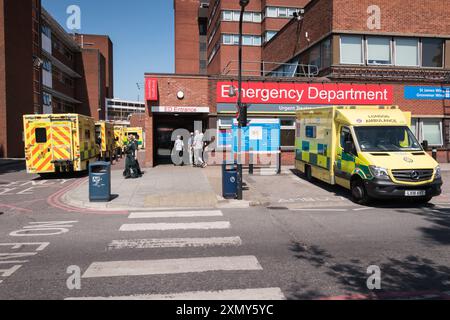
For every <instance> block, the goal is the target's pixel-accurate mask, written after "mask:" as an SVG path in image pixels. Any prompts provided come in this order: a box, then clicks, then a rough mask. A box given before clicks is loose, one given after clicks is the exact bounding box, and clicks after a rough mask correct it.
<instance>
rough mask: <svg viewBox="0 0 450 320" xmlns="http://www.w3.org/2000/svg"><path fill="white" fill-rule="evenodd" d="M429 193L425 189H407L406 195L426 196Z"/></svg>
mask: <svg viewBox="0 0 450 320" xmlns="http://www.w3.org/2000/svg"><path fill="white" fill-rule="evenodd" d="M426 195H427V192H426V191H425V190H407V191H405V196H407V197H424V196H426Z"/></svg>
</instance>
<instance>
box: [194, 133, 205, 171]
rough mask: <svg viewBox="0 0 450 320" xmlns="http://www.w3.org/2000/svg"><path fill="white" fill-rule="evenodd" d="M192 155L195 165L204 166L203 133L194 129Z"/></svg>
mask: <svg viewBox="0 0 450 320" xmlns="http://www.w3.org/2000/svg"><path fill="white" fill-rule="evenodd" d="M194 157H195V165H196V166H197V167H202V168H204V167H206V165H205V162H204V161H203V133H201V132H200V131H198V130H196V131H195V136H194Z"/></svg>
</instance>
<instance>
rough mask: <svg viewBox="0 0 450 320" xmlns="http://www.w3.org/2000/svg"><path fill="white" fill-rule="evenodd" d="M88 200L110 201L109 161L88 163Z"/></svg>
mask: <svg viewBox="0 0 450 320" xmlns="http://www.w3.org/2000/svg"><path fill="white" fill-rule="evenodd" d="M89 201H90V202H109V201H111V163H110V162H95V163H92V164H90V165H89Z"/></svg>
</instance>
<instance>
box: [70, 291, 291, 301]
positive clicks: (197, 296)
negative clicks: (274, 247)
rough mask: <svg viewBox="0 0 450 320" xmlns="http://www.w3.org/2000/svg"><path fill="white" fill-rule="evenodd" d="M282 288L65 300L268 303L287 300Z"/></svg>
mask: <svg viewBox="0 0 450 320" xmlns="http://www.w3.org/2000/svg"><path fill="white" fill-rule="evenodd" d="M285 299H286V297H285V296H284V294H283V292H282V291H281V289H280V288H258V289H236V290H222V291H194V292H181V293H172V294H154V295H153V294H149V295H135V296H124V297H91V298H67V299H65V300H139V301H143V300H187V301H192V300H200V301H206V300H213V301H220V300H249V301H267V300H285Z"/></svg>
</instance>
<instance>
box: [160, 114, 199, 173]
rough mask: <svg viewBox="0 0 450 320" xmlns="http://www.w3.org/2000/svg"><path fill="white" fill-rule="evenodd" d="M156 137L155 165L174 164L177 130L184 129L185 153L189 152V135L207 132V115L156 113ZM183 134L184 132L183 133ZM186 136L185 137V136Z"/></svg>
mask: <svg viewBox="0 0 450 320" xmlns="http://www.w3.org/2000/svg"><path fill="white" fill-rule="evenodd" d="M153 117H154V128H155V129H154V130H155V132H154V137H155V150H156V152H155V163H156V165H167V164H173V162H172V150H173V147H174V142H175V139H176V136H174V137H173V135H178V134H177V133H175V131H176V130H179V129H182V130H183V129H184V130H185V131H184V132H185V133H184V134H183V133H182V134H180V135H182V136H183V141H184V144H185V151H187V144H188V138H189V135H187V133H188V132H189V133H190V132H194V131H195V130H202V131H205V130H206V128H207V127H206V126H207V124H208V117H207V115H206V114H205V115H199V114H167V113H159V114H157V113H154V114H153ZM181 132H183V131H181ZM184 135H185V136H184Z"/></svg>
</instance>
